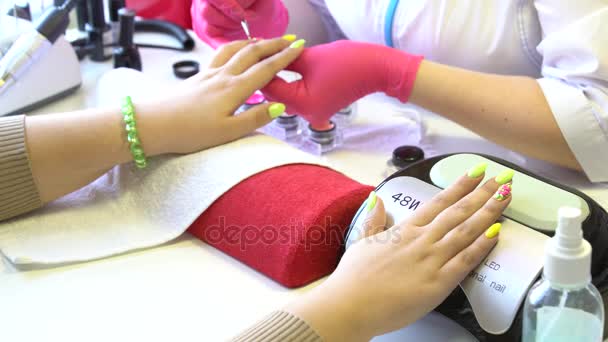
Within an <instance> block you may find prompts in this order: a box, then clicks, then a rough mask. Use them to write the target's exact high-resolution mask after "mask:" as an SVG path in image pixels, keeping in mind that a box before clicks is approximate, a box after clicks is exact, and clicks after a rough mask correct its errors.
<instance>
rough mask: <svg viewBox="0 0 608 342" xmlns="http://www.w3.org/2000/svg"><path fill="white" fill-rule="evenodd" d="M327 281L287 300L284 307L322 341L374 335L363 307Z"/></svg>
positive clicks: (347, 339)
mask: <svg viewBox="0 0 608 342" xmlns="http://www.w3.org/2000/svg"><path fill="white" fill-rule="evenodd" d="M328 281H329V280H326V281H325V283H323V284H321V285H320V286H318V287H317V288H315V289H313V290H311V291H310V292H308V293H306V294H304V295H303V296H301V297H299V298H298V299H296V300H295V301H293V302H292V303H290V304H289V305H288V306H287V307H286V308H285V311H288V312H290V313H292V314H293V315H295V316H297V317H299V318H300V319H302V320H303V321H305V322H306V323H308V325H309V326H310V327H311V328H312V329H313V330H314V331H315V332H316V333H317V334H318V335H319V336H320V337H321V338H322V339H323V340H324V341H328V342H331V341H369V340H370V339H371V338H372V337H373V336H374V335H373V333H371V332H370V330H369V329H368V324H367V321H366V320H365V319H364V315H363V313H364V311H365V308H364V307H361V306H360V305H357V304H356V301H354V300H351V298H349V297H348V295H345V294H344V292H343V291H340V292H338V291H337V290H338V289H333V288H332V286H331V284H328ZM328 285H329V286H328Z"/></svg>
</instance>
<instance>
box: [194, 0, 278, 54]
mask: <svg viewBox="0 0 608 342" xmlns="http://www.w3.org/2000/svg"><path fill="white" fill-rule="evenodd" d="M190 11H191V14H192V28H193V29H194V32H196V34H197V35H198V36H199V37H200V38H201V39H202V40H203V41H205V42H206V43H207V44H209V45H211V46H212V47H213V48H216V47H218V46H220V45H222V44H224V43H227V42H231V41H233V40H239V39H247V36H246V35H245V32H244V31H243V28H242V27H241V20H242V19H243V18H245V19H246V20H247V23H248V24H249V30H250V34H251V36H252V37H254V38H275V37H278V36H282V35H283V34H284V33H285V30H286V29H287V24H288V23H289V14H288V13H287V9H286V8H285V6H284V5H283V3H282V2H281V0H193V1H192V7H191V9H190Z"/></svg>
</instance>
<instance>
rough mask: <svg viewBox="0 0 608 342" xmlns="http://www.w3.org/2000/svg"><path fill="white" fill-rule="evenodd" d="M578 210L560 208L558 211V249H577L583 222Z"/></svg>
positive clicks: (579, 244)
mask: <svg viewBox="0 0 608 342" xmlns="http://www.w3.org/2000/svg"><path fill="white" fill-rule="evenodd" d="M582 215H583V214H582V212H581V210H580V209H577V208H571V207H561V208H559V210H558V214H557V216H558V218H557V220H558V221H557V222H558V223H557V231H556V233H555V235H556V237H557V243H558V245H559V247H561V248H566V249H578V248H580V246H581V240H582V239H583V230H582V229H581V223H582V222H583V217H582Z"/></svg>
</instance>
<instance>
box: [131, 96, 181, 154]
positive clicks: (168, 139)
mask: <svg viewBox="0 0 608 342" xmlns="http://www.w3.org/2000/svg"><path fill="white" fill-rule="evenodd" d="M133 105H134V108H135V119H136V123H137V130H138V132H139V139H140V140H141V144H142V147H143V149H144V152H145V153H146V155H147V156H149V157H152V156H156V155H161V154H166V153H172V152H175V147H174V145H175V142H176V141H177V139H176V136H177V134H175V131H176V130H177V129H176V128H175V126H176V125H175V122H174V120H172V117H173V116H171V115H166V114H164V113H163V110H162V106H160V105H156V104H151V103H146V102H134V104H133Z"/></svg>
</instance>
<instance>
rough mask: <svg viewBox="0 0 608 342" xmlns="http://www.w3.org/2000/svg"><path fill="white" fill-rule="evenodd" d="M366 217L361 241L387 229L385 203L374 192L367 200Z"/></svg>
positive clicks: (360, 237)
mask: <svg viewBox="0 0 608 342" xmlns="http://www.w3.org/2000/svg"><path fill="white" fill-rule="evenodd" d="M364 210H365V212H366V215H367V216H366V217H365V221H363V234H361V235H360V236H359V239H363V238H366V237H369V236H372V235H375V234H378V233H380V232H383V231H384V230H385V229H386V210H384V202H382V199H381V198H380V197H378V196H377V195H376V192H375V191H372V192H371V193H370V194H369V197H368V198H367V201H366V205H365V209H364Z"/></svg>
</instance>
